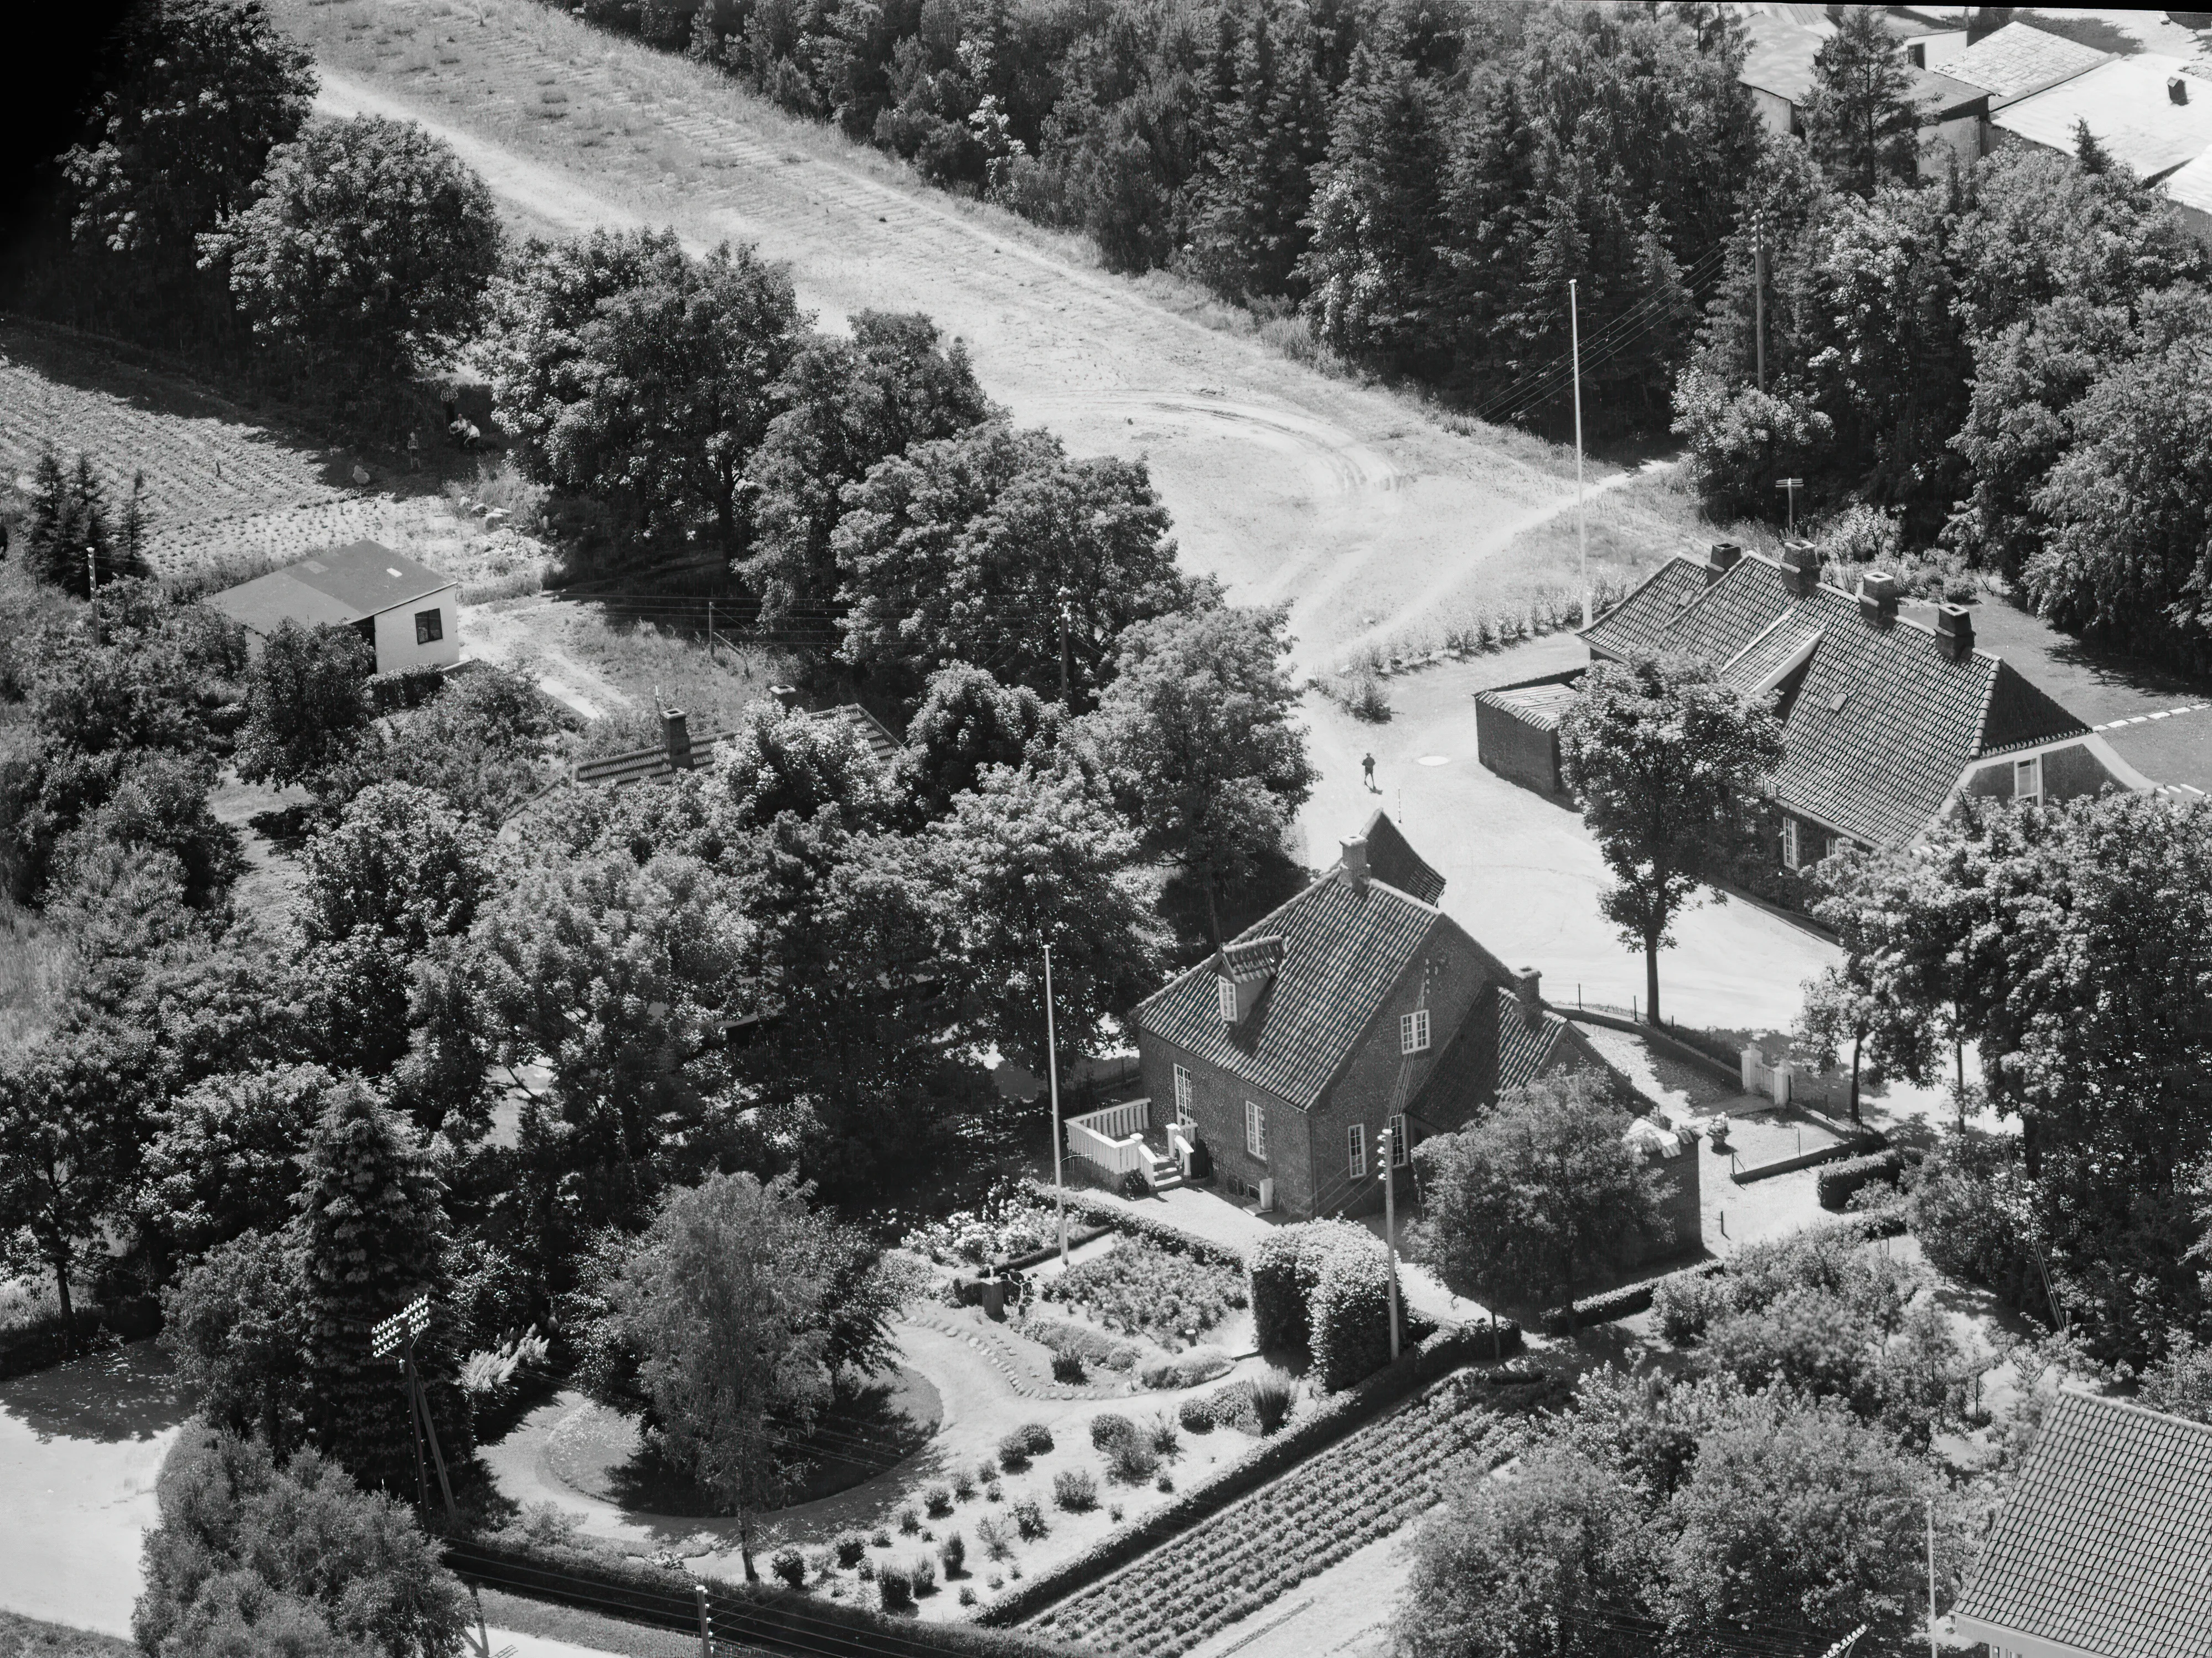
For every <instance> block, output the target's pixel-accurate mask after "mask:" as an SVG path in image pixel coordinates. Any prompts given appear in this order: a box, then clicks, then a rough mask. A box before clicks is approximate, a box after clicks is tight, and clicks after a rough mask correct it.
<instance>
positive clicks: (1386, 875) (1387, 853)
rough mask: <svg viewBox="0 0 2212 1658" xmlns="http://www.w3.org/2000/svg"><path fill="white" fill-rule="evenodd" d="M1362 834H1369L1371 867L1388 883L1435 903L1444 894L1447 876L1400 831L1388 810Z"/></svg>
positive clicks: (1404, 891) (1377, 812)
mask: <svg viewBox="0 0 2212 1658" xmlns="http://www.w3.org/2000/svg"><path fill="white" fill-rule="evenodd" d="M1360 833H1361V834H1362V835H1365V836H1366V837H1367V870H1368V872H1369V873H1370V875H1372V876H1374V878H1376V880H1378V881H1381V882H1383V883H1384V884H1386V885H1389V886H1394V887H1395V888H1397V889H1398V890H1399V891H1401V892H1402V893H1406V894H1407V895H1408V896H1412V897H1415V898H1418V899H1419V900H1420V901H1421V902H1423V903H1425V904H1433V903H1435V902H1437V901H1438V900H1439V899H1441V898H1442V897H1443V896H1444V878H1443V876H1441V875H1439V874H1437V872H1436V871H1434V870H1433V869H1431V868H1430V867H1429V865H1428V864H1427V862H1426V861H1425V860H1424V859H1423V858H1422V857H1421V854H1420V853H1418V852H1415V851H1414V850H1413V842H1412V841H1408V840H1407V838H1406V837H1405V836H1404V835H1401V834H1400V833H1399V832H1398V826H1397V825H1396V824H1395V823H1392V822H1391V821H1390V816H1389V813H1388V812H1385V811H1380V810H1378V811H1376V814H1375V815H1374V816H1373V817H1370V818H1369V819H1368V820H1367V827H1366V828H1365V829H1362V830H1360Z"/></svg>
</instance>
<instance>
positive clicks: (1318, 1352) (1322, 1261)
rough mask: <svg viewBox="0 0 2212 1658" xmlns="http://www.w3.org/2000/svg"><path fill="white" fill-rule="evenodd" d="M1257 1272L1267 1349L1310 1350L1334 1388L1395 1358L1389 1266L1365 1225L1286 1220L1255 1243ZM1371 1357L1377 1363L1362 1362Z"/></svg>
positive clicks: (1258, 1333) (1258, 1328)
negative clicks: (1392, 1354)
mask: <svg viewBox="0 0 2212 1658" xmlns="http://www.w3.org/2000/svg"><path fill="white" fill-rule="evenodd" d="M1250 1272H1251V1278H1252V1323H1253V1329H1254V1333H1255V1339H1257V1340H1258V1342H1259V1345H1260V1347H1261V1351H1270V1350H1275V1349H1288V1350H1290V1351H1305V1352H1307V1353H1309V1354H1310V1356H1311V1357H1312V1358H1313V1360H1314V1362H1315V1363H1316V1366H1317V1367H1318V1368H1319V1369H1320V1370H1322V1372H1323V1374H1324V1376H1325V1377H1326V1379H1325V1380H1324V1382H1323V1384H1322V1385H1323V1386H1325V1387H1326V1388H1328V1390H1329V1391H1330V1392H1332V1393H1334V1392H1335V1391H1336V1390H1337V1389H1339V1388H1347V1387H1350V1386H1351V1385H1352V1382H1357V1381H1358V1380H1359V1378H1360V1377H1361V1376H1364V1375H1366V1374H1368V1373H1369V1372H1370V1371H1371V1370H1374V1368H1375V1366H1376V1364H1379V1363H1382V1362H1383V1359H1384V1358H1387V1357H1389V1351H1390V1317H1389V1267H1388V1266H1387V1264H1386V1262H1385V1258H1384V1256H1383V1246H1382V1245H1381V1244H1379V1243H1377V1242H1376V1241H1375V1236H1374V1234H1372V1233H1371V1232H1370V1231H1368V1230H1367V1229H1366V1228H1365V1227H1364V1226H1357V1225H1354V1224H1352V1222H1350V1221H1348V1220H1310V1221H1306V1222H1304V1223H1302V1224H1298V1225H1296V1226H1285V1227H1281V1228H1279V1229H1278V1230H1275V1231H1274V1232H1272V1233H1270V1234H1269V1235H1268V1236H1267V1237H1265V1238H1262V1239H1261V1241H1260V1242H1259V1243H1258V1245H1257V1246H1255V1248H1254V1249H1253V1251H1252V1260H1251V1267H1250ZM1324 1284H1326V1285H1327V1286H1328V1287H1327V1288H1326V1289H1324V1287H1323V1286H1324ZM1378 1336H1379V1338H1380V1345H1379V1346H1378V1345H1376V1338H1377V1337H1378ZM1324 1352H1326V1354H1327V1355H1328V1358H1327V1360H1326V1361H1324V1358H1323V1354H1324ZM1363 1361H1371V1362H1366V1363H1365V1368H1364V1369H1362V1368H1360V1367H1361V1365H1362V1363H1363Z"/></svg>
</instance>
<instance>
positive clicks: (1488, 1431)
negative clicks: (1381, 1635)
mask: <svg viewBox="0 0 2212 1658" xmlns="http://www.w3.org/2000/svg"><path fill="white" fill-rule="evenodd" d="M1477 1386H1478V1384H1477V1383H1475V1382H1474V1380H1473V1378H1471V1377H1468V1376H1453V1377H1448V1378H1446V1379H1445V1380H1444V1381H1443V1382H1440V1383H1438V1384H1437V1386H1436V1387H1434V1388H1431V1389H1430V1390H1429V1391H1428V1392H1427V1393H1426V1394H1423V1395H1422V1396H1421V1397H1420V1398H1419V1399H1417V1400H1414V1401H1413V1403H1412V1404H1410V1405H1408V1406H1406V1407H1405V1408H1404V1409H1402V1410H1400V1411H1395V1412H1391V1413H1390V1414H1389V1415H1388V1416H1385V1417H1383V1418H1381V1419H1379V1420H1377V1421H1376V1422H1372V1423H1370V1424H1368V1425H1367V1426H1365V1427H1364V1428H1362V1429H1360V1430H1358V1432H1356V1433H1353V1434H1352V1435H1351V1436H1348V1437H1347V1438H1346V1439H1344V1440H1342V1441H1340V1442H1338V1443H1337V1444H1335V1445H1334V1446H1332V1447H1330V1448H1328V1450H1326V1451H1323V1452H1322V1454H1321V1455H1318V1456H1316V1457H1314V1458H1312V1459H1311V1460H1310V1461H1306V1462H1304V1463H1303V1464H1301V1465H1300V1466H1299V1467H1297V1468H1296V1469H1294V1470H1293V1471H1292V1472H1291V1473H1287V1474H1285V1475H1284V1476H1283V1477H1282V1478H1281V1479H1278V1480H1276V1481H1275V1482H1274V1483H1273V1484H1272V1485H1268V1486H1267V1487H1266V1488H1264V1489H1263V1490H1261V1491H1257V1492H1255V1493H1254V1494H1253V1495H1252V1496H1250V1497H1247V1498H1245V1499H1244V1500H1243V1502H1241V1503H1237V1504H1236V1505H1235V1506H1234V1507H1231V1508H1229V1509H1224V1510H1223V1511H1222V1512H1221V1513H1219V1514H1218V1515H1214V1516H1213V1517H1212V1518H1211V1519H1209V1520H1207V1521H1204V1522H1202V1523H1201V1524H1200V1525H1198V1526H1196V1527H1193V1528H1192V1529H1191V1530H1190V1531H1189V1532H1188V1533H1184V1534H1183V1535H1182V1536H1181V1537H1179V1538H1176V1540H1173V1541H1172V1542H1171V1543H1169V1544H1167V1545H1164V1546H1162V1547H1160V1548H1158V1549H1155V1550H1153V1551H1152V1552H1151V1553H1150V1554H1148V1555H1146V1556H1145V1557H1144V1558H1142V1559H1140V1560H1138V1561H1136V1562H1134V1563H1133V1564H1131V1565H1130V1566H1128V1567H1127V1568H1126V1569H1125V1570H1121V1571H1120V1572H1117V1573H1115V1575H1114V1576H1111V1577H1109V1578H1108V1579H1106V1580H1105V1582H1102V1583H1098V1584H1096V1585H1094V1586H1093V1587H1091V1588H1089V1589H1086V1590H1085V1591H1084V1592H1083V1593H1082V1594H1079V1595H1077V1596H1075V1597H1074V1598H1073V1599H1072V1600H1067V1601H1065V1602H1063V1603H1062V1604H1060V1606H1055V1607H1054V1608H1053V1609H1052V1610H1051V1611H1049V1612H1046V1613H1044V1614H1043V1615H1042V1617H1041V1618H1039V1619H1037V1620H1036V1624H1035V1625H1033V1626H1032V1627H1034V1628H1035V1629H1036V1630H1037V1631H1038V1632H1039V1633H1042V1634H1046V1635H1051V1636H1057V1637H1060V1638H1061V1639H1064V1640H1067V1641H1071V1642H1074V1643H1079V1644H1081V1645H1085V1646H1091V1647H1095V1648H1097V1649H1100V1650H1102V1651H1111V1652H1120V1653H1130V1654H1137V1655H1145V1658H1176V1655H1178V1654H1181V1653H1184V1652H1188V1651H1189V1650H1190V1649H1191V1648H1193V1647H1194V1646H1196V1645H1197V1644H1198V1643H1200V1642H1201V1641H1203V1640H1205V1639H1206V1637H1208V1636H1211V1635H1212V1634H1213V1633H1214V1632H1215V1631H1218V1630H1220V1629H1222V1628H1224V1627H1225V1626H1226V1625H1231V1624H1233V1623H1235V1622H1237V1620H1238V1619H1242V1618H1248V1617H1249V1616H1250V1615H1251V1614H1252V1613H1254V1612H1257V1611H1259V1610H1260V1608H1261V1607H1262V1606H1266V1605H1267V1604H1268V1603H1269V1602H1270V1601H1272V1600H1274V1599H1276V1598H1277V1597H1278V1596H1279V1595H1281V1594H1285V1592H1286V1591H1288V1590H1290V1589H1291V1588H1295V1587H1297V1585H1298V1584H1299V1583H1302V1582H1304V1581H1305V1580H1306V1579H1307V1578H1309V1577H1312V1576H1316V1575H1317V1574H1318V1573H1320V1572H1322V1571H1324V1570H1327V1569H1328V1568H1329V1567H1330V1566H1333V1565H1334V1564H1336V1563H1337V1562H1339V1561H1340V1560H1342V1559H1344V1558H1346V1556H1347V1555H1350V1554H1351V1553H1352V1552H1353V1551H1355V1550H1357V1549H1359V1548H1362V1547H1364V1546H1366V1545H1367V1544H1369V1543H1371V1542H1373V1541H1374V1540H1376V1539H1377V1538H1379V1537H1383V1536H1387V1535H1388V1534H1389V1533H1391V1532H1394V1531H1395V1530H1397V1529H1398V1527H1401V1526H1402V1525H1404V1524H1405V1523H1406V1522H1407V1521H1409V1520H1412V1519H1414V1518H1416V1517H1417V1516H1419V1515H1421V1514H1424V1513H1425V1512H1426V1511H1427V1510H1428V1509H1431V1508H1432V1507H1434V1506H1435V1505H1436V1504H1437V1503H1439V1502H1441V1501H1443V1497H1444V1495H1445V1491H1446V1489H1447V1486H1448V1485H1449V1483H1450V1482H1452V1481H1454V1480H1457V1479H1466V1478H1468V1476H1469V1475H1471V1474H1479V1473H1486V1472H1487V1471H1489V1470H1490V1469H1492V1468H1494V1467H1497V1466H1498V1464H1499V1463H1501V1462H1503V1461H1505V1459H1506V1458H1508V1457H1510V1456H1511V1455H1513V1454H1514V1453H1515V1452H1516V1451H1517V1450H1519V1449H1520V1448H1521V1439H1522V1433H1521V1428H1520V1425H1519V1424H1518V1423H1516V1422H1514V1421H1510V1420H1509V1419H1508V1418H1504V1417H1502V1416H1500V1415H1499V1414H1498V1413H1497V1412H1495V1411H1492V1410H1491V1409H1489V1408H1488V1407H1487V1406H1483V1405H1480V1404H1479V1403H1477V1402H1476V1394H1477Z"/></svg>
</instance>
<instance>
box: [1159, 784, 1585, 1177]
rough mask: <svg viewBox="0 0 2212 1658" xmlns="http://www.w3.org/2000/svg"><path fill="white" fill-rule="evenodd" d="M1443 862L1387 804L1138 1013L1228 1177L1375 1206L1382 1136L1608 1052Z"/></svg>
mask: <svg viewBox="0 0 2212 1658" xmlns="http://www.w3.org/2000/svg"><path fill="white" fill-rule="evenodd" d="M1443 887H1444V883H1443V877H1442V876H1440V875H1438V874H1437V872H1436V871H1435V870H1433V869H1431V867H1430V866H1429V865H1427V864H1426V863H1425V862H1424V861H1422V859H1421V858H1420V855H1419V853H1416V852H1415V851H1414V850H1413V847H1412V846H1411V845H1409V844H1408V843H1407V841H1406V839H1405V837H1404V836H1403V835H1401V833H1400V832H1399V831H1398V829H1397V828H1396V826H1395V825H1394V824H1393V823H1391V822H1390V820H1389V818H1388V817H1385V816H1384V815H1383V813H1381V812H1379V811H1378V812H1376V814H1375V816H1374V817H1372V818H1371V819H1370V821H1369V823H1368V824H1367V827H1366V829H1365V831H1364V833H1363V834H1362V835H1358V836H1357V837H1355V838H1353V839H1351V840H1347V841H1345V842H1344V850H1343V856H1342V858H1341V859H1340V861H1339V862H1338V864H1337V865H1336V866H1335V867H1334V868H1333V869H1331V870H1330V871H1328V872H1327V873H1326V874H1324V875H1323V876H1322V877H1321V878H1320V879H1318V880H1317V881H1316V882H1315V883H1314V884H1312V885H1310V886H1309V887H1307V888H1306V889H1305V890H1304V891H1303V892H1301V893H1299V894H1298V895H1297V896H1296V897H1294V898H1292V899H1291V901H1290V902H1288V903H1286V904H1285V905H1283V906H1282V908H1279V909H1278V910H1276V911H1275V912H1274V913H1273V914H1270V915H1267V916H1266V917H1264V918H1263V919H1261V920H1259V921H1256V922H1255V923H1254V924H1253V925H1252V926H1249V927H1248V928H1246V929H1245V930H1244V931H1243V932H1241V933H1239V934H1238V935H1237V937H1236V938H1234V939H1232V940H1231V941H1230V942H1229V943H1228V944H1226V945H1225V947H1224V949H1223V950H1221V951H1220V952H1219V953H1218V954H1216V955H1213V956H1209V957H1207V958H1206V960H1205V961H1204V962H1202V963H1200V964H1199V965H1198V966H1196V967H1194V968H1192V969H1190V970H1189V971H1188V972H1186V973H1184V974H1182V975H1180V976H1179V977H1177V978H1176V979H1175V980H1173V981H1170V983H1169V984H1168V985H1167V986H1166V987H1164V988H1163V989H1161V990H1160V991H1158V993H1155V994H1154V995H1153V996H1152V997H1151V998H1150V999H1147V1000H1146V1002H1144V1003H1143V1004H1142V1005H1139V1007H1138V1009H1137V1011H1136V1012H1135V1015H1134V1016H1133V1023H1134V1025H1135V1029H1136V1035H1137V1051H1138V1056H1139V1068H1140V1070H1141V1072H1142V1074H1143V1080H1144V1089H1145V1092H1146V1094H1147V1095H1148V1096H1150V1098H1151V1100H1152V1102H1153V1105H1152V1109H1153V1111H1154V1113H1155V1114H1156V1115H1157V1116H1158V1119H1159V1120H1160V1121H1161V1123H1162V1125H1163V1126H1164V1124H1165V1122H1167V1121H1177V1122H1180V1123H1182V1124H1183V1125H1184V1126H1185V1127H1186V1128H1187V1129H1188V1131H1189V1132H1191V1133H1194V1134H1195V1135H1196V1137H1197V1138H1198V1139H1200V1141H1202V1142H1203V1143H1204V1144H1205V1145H1206V1148H1207V1150H1208V1151H1210V1152H1211V1153H1212V1159H1213V1167H1214V1169H1215V1174H1216V1178H1217V1180H1218V1181H1219V1182H1220V1183H1221V1184H1222V1185H1223V1186H1225V1187H1227V1188H1228V1189H1230V1190H1231V1191H1236V1192H1255V1193H1260V1194H1261V1196H1262V1197H1263V1198H1267V1199H1272V1200H1273V1206H1274V1207H1275V1208H1276V1209H1278V1210H1280V1211H1282V1212H1286V1213H1288V1214H1290V1215H1291V1216H1292V1217H1294V1218H1300V1219H1307V1218H1314V1217H1316V1216H1324V1215H1337V1214H1352V1215H1357V1214H1362V1213H1365V1212H1370V1211H1372V1210H1374V1209H1376V1208H1377V1207H1379V1206H1381V1204H1382V1201H1383V1187H1382V1183H1381V1180H1380V1178H1379V1175H1380V1174H1381V1170H1380V1169H1379V1168H1378V1167H1377V1158H1376V1150H1375V1148H1376V1144H1377V1137H1378V1134H1379V1132H1380V1131H1381V1130H1382V1129H1383V1127H1384V1126H1385V1125H1386V1124H1388V1123H1389V1122H1390V1121H1391V1120H1392V1119H1394V1118H1395V1119H1398V1120H1400V1123H1401V1127H1402V1129H1403V1130H1404V1131H1405V1132H1404V1133H1401V1135H1400V1137H1399V1148H1400V1149H1399V1150H1398V1151H1397V1153H1396V1155H1395V1157H1394V1158H1393V1162H1394V1163H1395V1164H1396V1165H1397V1166H1399V1167H1401V1168H1402V1167H1403V1166H1404V1163H1405V1161H1406V1150H1405V1148H1407V1147H1410V1146H1411V1145H1413V1143H1414V1142H1416V1141H1419V1140H1420V1139H1425V1138H1426V1137H1427V1136H1429V1135H1431V1134H1437V1133H1448V1132H1449V1131H1451V1130H1454V1129H1457V1128H1459V1127H1462V1126H1464V1125H1465V1124H1466V1122H1467V1121H1468V1119H1469V1118H1470V1117H1472V1116H1474V1114H1477V1113H1478V1112H1480V1110H1482V1109H1483V1108H1485V1107H1486V1106H1488V1105H1490V1104H1492V1103H1493V1102H1495V1101H1496V1100H1497V1098H1498V1094H1499V1092H1500V1091H1501V1090H1505V1089H1509V1088H1512V1087H1516V1086H1518V1085H1519V1084H1523V1083H1526V1082H1528V1081H1529V1080H1531V1079H1532V1078H1536V1077H1540V1076H1545V1075H1549V1074H1553V1073H1555V1072H1561V1071H1565V1070H1574V1069H1582V1068H1590V1069H1604V1068H1605V1067H1604V1063H1603V1061H1602V1060H1600V1059H1599V1058H1598V1056H1597V1054H1596V1053H1595V1050H1593V1049H1592V1048H1590V1046H1589V1043H1588V1042H1587V1041H1586V1040H1585V1039H1584V1038H1583V1035H1582V1034H1581V1033H1580V1032H1579V1031H1577V1030H1576V1029H1574V1028H1573V1027H1572V1026H1571V1025H1570V1024H1568V1023H1567V1022H1566V1021H1565V1020H1564V1019H1562V1018H1560V1017H1559V1016H1558V1015H1556V1014H1554V1013H1553V1012H1551V1011H1549V1010H1548V1009H1547V1008H1546V1006H1545V1005H1544V1003H1543V999H1542V996H1541V993H1540V985H1539V981H1538V978H1537V975H1536V974H1535V973H1534V972H1533V971H1529V970H1526V969H1524V970H1522V971H1521V972H1519V973H1516V972H1513V971H1510V970H1509V969H1507V968H1505V967H1504V965H1503V964H1501V963H1499V961H1498V958H1497V957H1494V956H1492V954H1491V953H1490V952H1489V951H1488V950H1485V949H1484V948H1483V947H1482V946H1481V945H1480V944H1477V943H1476V942H1475V941H1474V939H1473V938H1470V937H1468V934H1467V932H1465V931H1464V930H1463V929H1462V927H1461V926H1459V924H1458V923H1457V922H1455V921H1454V920H1451V919H1450V917H1449V916H1447V915H1445V914H1443V911H1441V910H1440V909H1438V908H1437V899H1439V898H1440V897H1442V896H1443Z"/></svg>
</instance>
